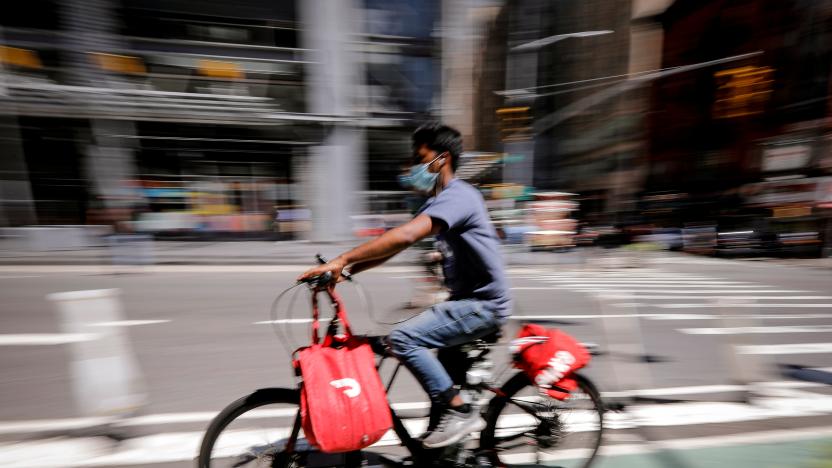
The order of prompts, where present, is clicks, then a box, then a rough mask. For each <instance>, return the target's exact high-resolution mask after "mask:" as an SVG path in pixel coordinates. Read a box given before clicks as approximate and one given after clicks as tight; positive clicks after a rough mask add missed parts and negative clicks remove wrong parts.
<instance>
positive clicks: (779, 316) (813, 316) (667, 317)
mask: <svg viewBox="0 0 832 468" xmlns="http://www.w3.org/2000/svg"><path fill="white" fill-rule="evenodd" d="M628 306H632V305H631V304H628ZM625 317H631V318H635V317H643V318H646V319H648V320H718V319H724V318H732V319H756V320H801V319H828V318H832V315H830V314H777V315H774V314H772V315H766V314H754V315H737V314H732V315H729V314H725V315H721V314H650V313H640V314H550V315H512V316H510V317H509V320H519V321H522V320H559V319H562V320H567V319H573V320H580V319H604V318H625Z"/></svg>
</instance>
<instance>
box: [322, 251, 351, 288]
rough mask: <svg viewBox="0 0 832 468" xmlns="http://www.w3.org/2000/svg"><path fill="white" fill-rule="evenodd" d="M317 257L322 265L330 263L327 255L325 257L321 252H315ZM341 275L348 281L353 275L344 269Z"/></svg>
mask: <svg viewBox="0 0 832 468" xmlns="http://www.w3.org/2000/svg"><path fill="white" fill-rule="evenodd" d="M315 259H316V260H318V263H320V264H321V265H325V264H327V263H329V260H327V259H326V257H324V256H323V255H321V254H315ZM341 276H343V277H344V279H346V280H347V281H352V275H351V274H349V273H347V272H346V271H343V270H342V271H341Z"/></svg>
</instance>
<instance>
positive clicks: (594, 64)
mask: <svg viewBox="0 0 832 468" xmlns="http://www.w3.org/2000/svg"><path fill="white" fill-rule="evenodd" d="M831 11H832V2H828V1H821V2H803V1H785V2H783V1H778V2H769V1H764V0H749V1H724V0H713V1H693V0H691V1H687V0H676V1H672V0H622V1H598V2H592V1H589V2H587V1H583V2H578V1H575V2H571V1H562V2H544V1H536V0H515V1H508V2H506V3H505V5H504V6H503V7H502V9H501V10H500V11H499V12H498V13H497V14H496V15H494V19H493V20H492V21H491V22H490V24H489V36H488V38H487V40H486V41H484V42H483V45H482V48H481V49H480V50H481V54H480V60H479V62H478V63H479V66H478V68H477V70H476V71H475V73H477V74H479V75H478V76H479V80H478V82H479V89H478V90H477V92H476V94H477V96H478V107H477V108H476V109H477V112H478V113H479V115H480V116H481V118H482V119H481V120H480V121H479V122H478V123H477V126H476V130H475V132H474V135H475V140H476V142H477V145H478V147H479V148H480V149H484V150H492V151H505V152H506V153H508V154H509V155H510V158H511V159H515V160H520V161H526V162H525V163H520V164H517V166H523V165H525V167H524V168H518V167H511V166H512V164H510V163H507V164H506V165H505V168H504V176H503V177H504V181H506V182H513V183H517V184H520V185H531V186H533V187H534V188H535V189H537V190H540V189H547V190H567V191H570V192H575V193H578V194H579V195H580V196H579V199H580V202H581V217H582V218H583V219H584V220H585V221H587V222H590V223H608V224H623V225H626V224H642V225H653V226H666V227H676V228H681V227H684V226H685V225H697V224H710V225H713V226H715V229H723V228H724V229H725V230H730V229H746V228H748V229H764V230H768V231H772V232H773V235H774V234H777V233H780V234H783V235H791V234H789V233H790V232H791V233H792V234H794V233H810V234H811V233H813V234H812V235H813V236H814V240H811V241H810V240H809V239H804V240H806V241H807V242H810V243H812V244H813V245H817V244H818V242H822V241H823V240H824V238H825V240H826V244H827V246H828V245H829V240H830V238H832V236H830V229H832V228H830V223H829V212H828V207H829V187H830V185H829V178H828V177H829V175H830V168H829V158H830V154H832V153H830V145H829V142H830V130H831V129H830V109H832V101H830V88H831V86H830V84H832V82H830V73H832V61H830V57H831V56H830V52H832V41H830V34H831V33H832V22H831V20H832V17H831V16H830V12H831ZM603 31H606V33H603V34H602V33H598V34H597V35H595V34H586V33H592V32H603ZM582 34H584V35H583V36H582ZM541 39H544V40H548V42H549V43H548V44H547V45H545V46H543V47H538V48H536V49H534V50H526V51H521V50H519V49H522V47H520V48H518V47H517V46H518V45H520V44H524V43H525V44H528V43H532V42H533V41H540V40H541ZM495 90H496V93H495ZM515 156H516V157H515ZM743 220H744V221H743ZM743 223H745V226H743ZM721 224H725V226H724V227H722V226H720V225H721ZM762 225H765V226H764V227H761V226H762ZM780 234H777V235H780ZM810 237H812V236H810Z"/></svg>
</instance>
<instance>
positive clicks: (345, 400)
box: [294, 288, 393, 453]
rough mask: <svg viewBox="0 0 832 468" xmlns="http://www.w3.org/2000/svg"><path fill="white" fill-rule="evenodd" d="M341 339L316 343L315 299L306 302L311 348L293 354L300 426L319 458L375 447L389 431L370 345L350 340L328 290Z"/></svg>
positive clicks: (388, 417)
mask: <svg viewBox="0 0 832 468" xmlns="http://www.w3.org/2000/svg"><path fill="white" fill-rule="evenodd" d="M328 293H329V295H330V298H331V299H332V303H333V305H334V306H335V313H336V316H337V317H338V319H339V320H340V322H341V324H342V325H343V327H344V332H345V334H344V335H342V336H336V337H332V336H330V335H327V336H326V337H325V339H324V342H323V343H320V342H319V339H318V327H319V325H318V305H317V294H314V295H313V299H312V316H313V320H312V345H311V346H308V347H304V348H300V349H298V350H297V351H296V353H297V356H298V357H297V359H296V360H295V363H294V365H295V368H296V369H299V370H300V374H301V377H302V379H303V385H302V387H301V393H300V414H301V426H302V427H303V432H304V433H305V435H306V439H307V440H308V441H309V443H310V444H312V445H314V446H317V447H318V448H319V449H320V450H321V451H322V452H327V453H338V452H351V451H354V450H360V449H362V448H365V447H368V446H370V445H372V444H374V443H375V442H377V441H378V440H379V439H381V437H382V436H383V435H384V434H385V433H386V432H387V431H388V430H389V429H390V428H391V427H392V425H393V421H392V417H391V415H390V407H389V405H388V403H387V394H386V392H385V390H384V386H383V385H382V383H381V378H380V377H379V375H378V370H377V369H376V364H375V357H374V355H373V351H372V349H371V348H370V344H369V343H368V342H367V341H366V340H364V339H361V338H359V337H356V336H354V335H353V334H352V331H351V329H350V324H349V322H348V321H347V315H346V311H344V309H343V307H342V306H341V301H340V299H339V298H338V296H337V295H336V294H335V291H334V290H332V289H331V288H330V289H329V290H328Z"/></svg>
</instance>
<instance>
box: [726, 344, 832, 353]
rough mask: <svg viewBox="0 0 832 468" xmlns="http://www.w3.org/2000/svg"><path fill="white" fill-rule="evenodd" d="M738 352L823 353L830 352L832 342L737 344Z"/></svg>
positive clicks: (831, 351)
mask: <svg viewBox="0 0 832 468" xmlns="http://www.w3.org/2000/svg"><path fill="white" fill-rule="evenodd" d="M737 352H738V353H740V354H755V355H768V354H825V353H832V343H794V344H774V345H747V346H737Z"/></svg>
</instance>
